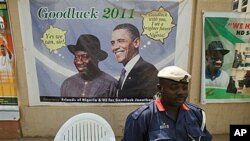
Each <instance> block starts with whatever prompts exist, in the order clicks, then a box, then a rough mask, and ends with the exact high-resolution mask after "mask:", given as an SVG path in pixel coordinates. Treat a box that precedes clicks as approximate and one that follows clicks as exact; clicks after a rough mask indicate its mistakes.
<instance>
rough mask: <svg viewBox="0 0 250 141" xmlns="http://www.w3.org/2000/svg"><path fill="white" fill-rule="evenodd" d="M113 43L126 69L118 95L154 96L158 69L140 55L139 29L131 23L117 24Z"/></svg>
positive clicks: (119, 59) (129, 96) (124, 96)
mask: <svg viewBox="0 0 250 141" xmlns="http://www.w3.org/2000/svg"><path fill="white" fill-rule="evenodd" d="M111 44H112V52H113V53H114V54H115V57H116V60H117V62H118V63H122V64H123V66H124V69H123V70H125V76H124V77H123V75H121V76H120V80H119V82H118V86H117V89H118V93H117V95H118V97H119V98H153V95H154V94H155V93H156V92H157V87H156V85H157V84H158V78H157V73H158V70H157V69H156V67H155V66H154V65H152V64H150V63H148V62H146V61H145V60H143V58H142V57H141V56H140V55H139V47H140V33H139V31H138V29H137V28H136V27H135V26H134V25H132V24H129V23H124V24H120V25H117V26H116V27H115V28H114V29H113V32H112V40H111ZM122 72H124V71H122ZM123 78H124V79H123Z"/></svg>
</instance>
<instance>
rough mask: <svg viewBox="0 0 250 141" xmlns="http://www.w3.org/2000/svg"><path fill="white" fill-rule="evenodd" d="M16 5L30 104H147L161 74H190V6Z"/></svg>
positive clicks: (73, 0)
mask: <svg viewBox="0 0 250 141" xmlns="http://www.w3.org/2000/svg"><path fill="white" fill-rule="evenodd" d="M18 7H19V16H20V23H21V32H22V39H23V47H24V54H25V55H24V56H25V64H26V70H27V72H26V73H27V81H28V95H29V103H30V105H74V104H85V105H87V104H95V103H97V104H100V103H103V104H120V103H128V104H133V103H145V102H149V101H151V100H152V99H153V96H154V94H155V93H156V91H155V90H152V89H156V81H155V80H156V77H157V72H158V71H159V70H160V69H161V68H163V67H165V66H169V65H178V66H180V67H182V68H183V69H187V66H188V53H189V52H188V51H189V40H190V28H191V15H192V14H191V12H192V1H189V0H182V1H179V0H164V1H154V0H145V1H144V0H143V1H142V0H132V1H126V0H119V1H117V0H97V1H93V0H84V1H82V0H42V1H41V0H21V1H18ZM131 25H133V26H131ZM128 27H130V29H128ZM134 27H136V29H137V31H138V32H137V31H136V30H134ZM124 28H127V29H125V30H124ZM131 29H132V30H131ZM134 31H136V32H134ZM86 64H87V65H86ZM123 68H125V70H126V71H125V73H124V76H125V77H124V79H123V81H121V78H122V77H121V76H123V75H121V72H122V70H123ZM151 77H152V78H151ZM153 77H154V78H153ZM120 82H121V83H120ZM151 82H152V83H151ZM151 87H153V88H152V89H150V88H151ZM146 95H147V96H146Z"/></svg>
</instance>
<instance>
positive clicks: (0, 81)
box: [0, 0, 19, 120]
mask: <svg viewBox="0 0 250 141" xmlns="http://www.w3.org/2000/svg"><path fill="white" fill-rule="evenodd" d="M10 25H11V24H10V20H9V14H8V7H7V3H6V1H5V0H0V120H18V119H19V108H18V100H17V92H16V89H17V88H16V63H15V60H16V57H15V50H14V46H13V42H12V34H11V26H10Z"/></svg>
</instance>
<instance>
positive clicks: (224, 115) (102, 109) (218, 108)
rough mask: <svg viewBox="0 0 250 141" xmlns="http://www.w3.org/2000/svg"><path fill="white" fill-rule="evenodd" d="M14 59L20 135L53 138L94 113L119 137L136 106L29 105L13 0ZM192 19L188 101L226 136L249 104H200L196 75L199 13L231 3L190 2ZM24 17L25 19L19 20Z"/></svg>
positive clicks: (245, 117)
mask: <svg viewBox="0 0 250 141" xmlns="http://www.w3.org/2000/svg"><path fill="white" fill-rule="evenodd" d="M8 2H9V9H10V16H11V22H12V27H13V36H14V46H15V49H16V57H17V78H18V96H19V104H20V114H21V119H20V129H21V131H22V134H23V136H46V137H48V136H54V135H55V134H56V132H57V130H58V129H59V127H60V126H61V125H62V124H63V123H64V122H65V121H66V120H67V119H68V118H69V117H71V116H73V115H75V114H77V113H81V112H94V113H97V114H99V115H101V116H103V117H104V118H105V119H107V121H108V122H109V123H110V124H111V126H112V128H113V129H114V131H115V134H116V136H122V128H123V125H124V122H125V119H126V116H127V115H128V114H129V113H130V112H131V111H133V110H134V109H136V108H137V107H138V105H137V106H136V105H135V106H87V107H83V106H82V107H81V106H72V107H64V106H60V107H58V106H32V107H31V106H29V103H28V90H27V80H26V74H25V67H24V66H25V62H24V54H23V46H22V37H21V33H20V25H19V17H18V7H17V0H8ZM193 2H194V3H193V13H194V14H193V20H192V33H191V44H190V55H189V56H190V58H189V62H190V63H189V68H190V69H189V70H190V72H191V74H192V76H193V77H192V82H191V89H190V96H189V101H191V102H193V103H195V104H198V105H200V106H201V107H202V108H203V109H204V110H205V111H206V115H207V128H208V129H209V130H210V132H211V133H212V134H225V133H229V125H230V124H241V123H242V124H250V110H249V109H248V108H249V107H248V106H250V103H219V104H206V105H201V104H200V103H199V101H200V87H201V86H200V84H201V82H200V77H201V76H200V74H201V65H200V66H197V64H201V47H202V11H203V10H205V11H231V3H232V0H220V1H218V0H193ZM21 18H25V17H21Z"/></svg>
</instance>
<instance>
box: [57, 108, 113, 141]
mask: <svg viewBox="0 0 250 141" xmlns="http://www.w3.org/2000/svg"><path fill="white" fill-rule="evenodd" d="M54 141H115V134H114V132H113V129H112V128H111V126H110V125H109V123H108V122H107V121H106V120H105V119H104V118H103V117H101V116H99V115H97V114H93V113H81V114H78V115H75V116H73V117H71V118H70V119H68V120H67V121H66V122H65V123H64V124H63V125H62V126H61V128H60V129H59V131H58V132H57V134H56V136H55V139H54Z"/></svg>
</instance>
